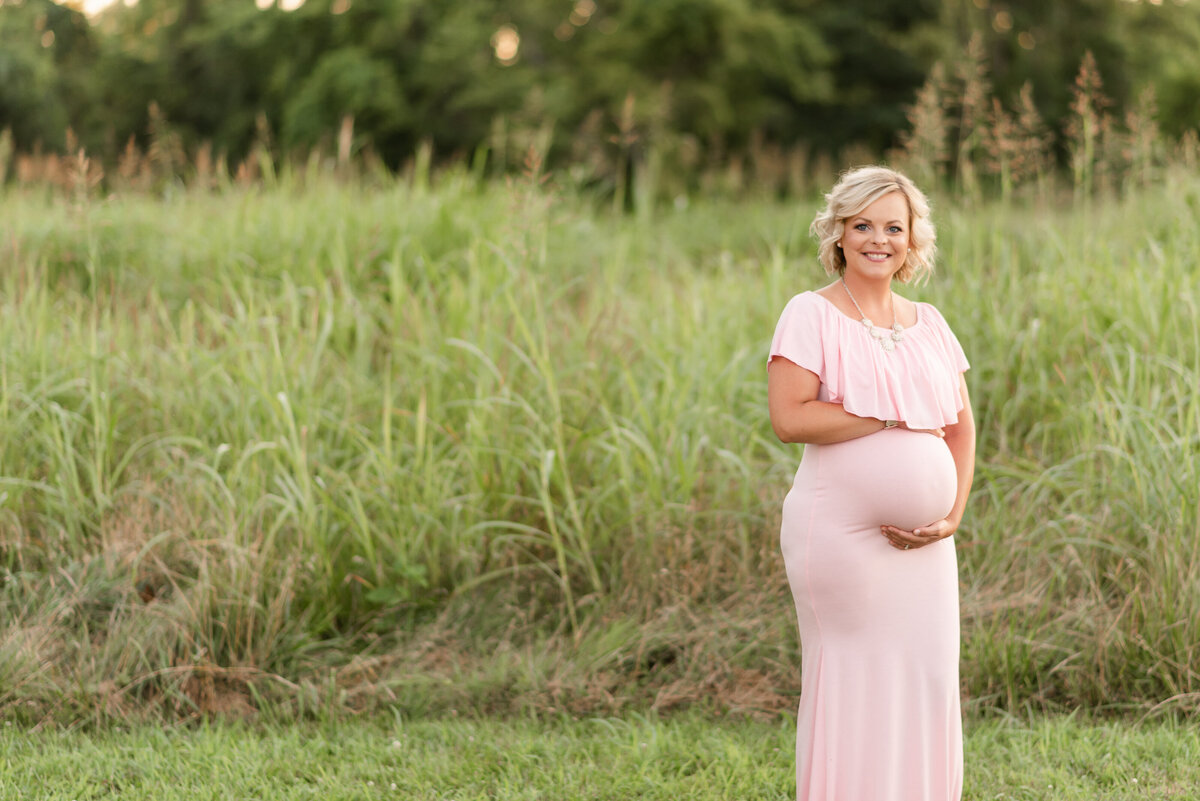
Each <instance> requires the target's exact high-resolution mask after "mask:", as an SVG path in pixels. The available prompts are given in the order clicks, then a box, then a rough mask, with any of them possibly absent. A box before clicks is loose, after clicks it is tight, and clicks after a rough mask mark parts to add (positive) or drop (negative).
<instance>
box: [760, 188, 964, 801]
mask: <svg viewBox="0 0 1200 801" xmlns="http://www.w3.org/2000/svg"><path fill="white" fill-rule="evenodd" d="M812 232H813V234H814V235H815V236H816V237H817V239H818V240H819V241H820V246H819V254H820V260H821V262H822V264H823V265H824V266H825V270H826V271H827V272H828V273H829V274H830V275H831V276H834V280H833V281H832V283H829V284H828V285H826V286H824V287H822V288H820V289H817V290H816V291H810V292H802V293H800V294H798V295H796V296H795V297H793V298H792V299H791V301H789V302H788V304H787V306H786V308H785V309H784V310H783V314H782V315H781V317H780V318H779V323H778V325H777V327H776V329H775V336H774V338H773V340H772V342H771V352H770V356H769V358H768V371H767V372H768V401H769V408H770V415H771V425H772V427H773V428H774V429H775V433H776V435H777V436H778V437H779V438H780V439H781V440H783V441H784V442H800V443H804V444H805V448H804V455H803V458H802V460H801V462H800V467H799V469H798V470H797V472H796V478H795V481H794V483H793V485H792V488H791V491H790V492H788V494H787V497H786V498H785V499H784V502H783V525H782V530H781V532H780V542H781V546H782V550H783V556H784V562H785V564H786V566H787V575H788V582H789V584H790V585H791V589H792V596H793V599H794V600H795V604H796V614H797V617H798V619H799V625H800V639H801V647H802V666H803V668H802V669H803V673H802V678H801V694H800V708H799V720H798V732H797V743H796V780H797V798H798V799H800V801H811V800H815V799H821V801H833V800H834V799H837V801H843V800H844V801H957V799H959V798H961V795H962V719H961V713H960V707H959V686H958V658H959V619H958V565H957V561H956V558H955V552H954V539H953V535H954V532H955V531H956V530H957V529H958V526H959V524H960V523H961V521H962V517H963V510H964V509H965V507H966V503H967V494H968V492H969V491H970V489H971V480H972V475H973V473H974V468H975V456H974V452H975V423H974V419H973V417H972V413H971V402H970V399H969V398H968V396H967V385H966V381H965V379H964V376H963V374H964V372H965V371H966V370H967V367H968V365H967V359H966V357H965V355H964V354H963V350H962V348H961V347H960V345H959V343H958V340H957V339H956V338H955V336H954V333H953V332H952V331H951V330H950V327H949V326H948V325H947V324H946V321H945V319H944V318H943V317H942V315H941V314H940V313H939V312H938V311H937V309H935V308H934V307H933V306H931V305H929V304H928V303H914V302H913V301H910V300H907V299H905V298H903V297H901V296H900V295H897V294H896V293H895V292H893V289H892V285H893V283H894V282H899V283H908V282H911V281H913V280H916V279H920V278H922V277H924V276H926V275H927V274H928V273H929V272H930V271H931V269H932V267H933V261H934V255H935V252H936V234H935V232H934V228H933V225H932V224H931V222H930V219H929V203H928V201H927V200H926V199H925V196H924V195H923V194H921V192H920V190H918V189H917V188H916V186H915V185H914V184H913V183H912V181H910V180H909V179H908V178H907V177H906V176H904V175H902V174H900V173H898V172H896V171H894V170H890V169H887V168H884V167H863V168H860V169H856V170H853V171H851V172H848V173H846V174H845V175H843V176H842V178H841V179H840V180H839V181H838V183H837V185H836V186H834V187H833V190H832V191H831V192H830V193H829V194H828V195H826V206H825V208H824V209H823V210H822V211H821V212H820V213H819V214H818V215H817V217H816V219H815V220H814V221H813V224H812Z"/></svg>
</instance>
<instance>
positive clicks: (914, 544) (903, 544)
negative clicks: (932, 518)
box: [880, 518, 958, 551]
mask: <svg viewBox="0 0 1200 801" xmlns="http://www.w3.org/2000/svg"><path fill="white" fill-rule="evenodd" d="M957 529H958V526H956V525H955V524H954V523H951V522H950V520H949V519H948V518H942V519H941V520H938V521H937V522H935V523H930V524H929V525H927V526H920V527H918V528H914V529H913V530H912V531H906V530H904V529H902V528H896V527H895V526H881V527H880V531H882V532H883V536H885V537H887V540H888V542H889V543H890V544H891V546H892V547H893V548H895V549H896V550H899V551H911V550H913V549H914V548H921V547H924V546H926V545H929V544H930V543H934V542H937V541H938V540H944V539H946V537H949V536H950V535H951V534H953V533H954V532H955V530H957Z"/></svg>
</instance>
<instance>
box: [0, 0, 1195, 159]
mask: <svg viewBox="0 0 1200 801" xmlns="http://www.w3.org/2000/svg"><path fill="white" fill-rule="evenodd" d="M972 35H979V36H980V37H981V40H982V42H983V50H984V64H985V66H986V68H987V74H988V77H989V80H990V81H991V84H992V85H993V86H994V89H995V92H996V94H997V96H998V97H999V98H1000V99H1001V100H1002V101H1003V102H1004V103H1005V104H1006V105H1008V106H1009V107H1010V108H1011V107H1015V106H1014V104H1015V103H1016V100H1017V96H1018V92H1019V91H1020V89H1021V87H1023V86H1025V85H1026V84H1028V85H1030V86H1031V87H1032V88H1031V94H1030V96H1031V97H1032V98H1033V100H1034V102H1036V104H1037V106H1038V109H1039V111H1040V112H1041V116H1042V117H1043V118H1044V119H1045V120H1046V121H1047V123H1048V125H1049V127H1050V129H1051V130H1053V131H1058V132H1061V130H1062V124H1063V121H1064V120H1065V119H1066V118H1067V116H1068V115H1069V105H1070V102H1071V94H1070V87H1071V85H1072V80H1073V78H1074V75H1075V73H1076V72H1077V71H1078V68H1079V64H1080V61H1081V60H1082V58H1083V54H1084V53H1085V52H1089V51H1090V52H1092V53H1093V54H1094V56H1095V58H1096V62H1097V65H1098V69H1099V72H1100V74H1101V75H1102V76H1103V77H1104V87H1105V91H1106V93H1107V95H1108V96H1109V97H1110V98H1112V99H1113V101H1114V105H1113V106H1112V108H1111V111H1112V113H1113V114H1115V115H1119V114H1120V113H1122V111H1123V109H1124V108H1125V107H1126V106H1127V105H1129V104H1131V103H1132V102H1133V99H1134V98H1135V97H1137V96H1138V95H1139V93H1140V91H1141V89H1142V88H1144V87H1145V86H1146V85H1149V84H1155V85H1156V86H1157V87H1158V89H1159V91H1158V95H1157V96H1158V108H1159V109H1160V111H1161V115H1160V116H1161V127H1162V129H1163V130H1164V131H1166V132H1167V133H1169V134H1176V135H1178V134H1179V133H1181V132H1182V131H1184V130H1187V129H1190V128H1193V127H1196V126H1197V125H1200V110H1198V108H1200V104H1197V103H1196V102H1195V99H1196V97H1197V95H1198V93H1200V77H1197V76H1200V55H1198V54H1200V4H1197V3H1181V2H1180V0H1164V2H1163V3H1161V4H1151V3H1146V2H1130V0H1062V2H1054V3H1046V2H1042V0H839V2H836V3H833V2H826V0H655V2H644V0H471V1H470V2H467V1H466V0H456V1H455V2H443V1H442V0H437V1H436V2H435V0H307V2H304V3H303V4H302V5H301V6H300V7H299V8H298V9H296V10H294V11H284V10H282V9H281V8H280V7H278V6H277V5H271V6H270V7H269V8H267V9H265V10H261V9H259V8H258V7H257V4H256V3H255V2H253V0H140V2H138V3H136V4H134V5H132V6H127V5H125V4H124V3H116V4H114V5H113V6H111V7H110V8H109V9H108V10H106V11H105V12H103V13H102V14H101V15H100V16H99V17H98V18H96V19H94V20H92V21H91V23H90V24H89V22H88V21H87V20H85V19H84V18H83V17H82V15H80V14H79V13H78V12H76V11H73V10H70V9H69V8H68V7H66V6H61V5H57V4H55V3H53V2H51V1H50V0H2V1H0V128H5V127H8V128H11V129H12V130H13V135H14V140H15V142H16V146H17V147H18V148H19V149H25V150H28V149H31V148H33V147H35V146H37V145H38V143H41V144H42V145H43V146H44V147H50V148H58V147H60V146H61V145H62V144H63V143H64V142H65V136H64V134H65V130H66V129H67V128H68V127H70V128H72V129H73V130H74V131H75V133H76V134H77V135H78V137H79V139H80V141H81V142H82V143H83V144H84V145H85V146H86V147H88V149H89V150H91V151H92V152H94V153H98V154H100V155H103V156H105V157H107V158H109V159H110V160H111V159H113V158H115V156H116V154H117V153H119V152H120V151H121V149H122V148H123V147H124V145H125V142H126V141H127V140H128V139H129V138H130V137H131V136H133V137H135V138H136V139H138V140H139V141H140V143H141V144H142V145H145V144H147V139H148V137H149V133H148V132H149V129H150V125H151V122H150V115H149V111H148V109H149V108H150V106H151V104H152V103H154V104H156V105H157V107H158V108H159V109H160V110H161V114H162V116H163V117H164V118H165V119H166V120H167V123H168V124H169V125H170V126H172V128H173V130H174V131H176V132H177V133H178V134H179V136H180V137H181V140H182V142H183V144H184V146H185V147H187V148H189V149H195V148H197V147H199V146H200V145H201V144H202V143H205V142H208V143H211V144H212V145H213V147H214V148H215V150H216V151H217V152H223V153H226V154H227V155H228V156H229V157H230V158H231V159H237V158H240V157H241V156H243V155H244V154H245V153H247V152H248V151H249V150H250V148H251V147H252V146H253V145H254V143H255V140H256V138H259V137H261V136H262V135H263V133H264V130H263V129H262V128H261V126H260V125H259V121H260V120H264V119H265V120H266V121H267V131H268V132H269V138H270V139H271V144H272V146H280V147H282V148H283V149H284V150H286V151H289V152H290V151H305V150H307V149H311V148H314V147H320V148H325V147H328V146H329V144H330V143H331V142H332V141H333V139H334V137H335V136H336V135H337V132H338V130H339V128H340V127H341V125H342V121H343V120H344V119H345V118H347V117H352V118H353V120H354V129H353V130H354V135H355V146H357V147H362V146H370V147H372V148H374V149H375V151H376V152H378V153H379V154H380V155H381V156H382V157H383V159H384V160H385V161H386V162H387V163H389V164H393V165H395V164H399V163H401V162H403V161H404V160H406V159H408V158H410V157H411V156H412V154H413V152H414V151H415V149H416V147H417V145H418V143H420V142H421V141H424V140H429V141H431V142H432V143H433V146H434V149H435V151H436V152H437V153H438V154H439V155H442V156H453V155H469V154H471V153H472V152H474V151H476V149H477V148H479V147H480V146H481V145H490V146H492V152H493V154H495V158H496V160H497V163H498V164H499V165H500V166H503V165H504V164H508V165H509V166H511V165H512V164H514V163H516V162H517V161H518V155H519V153H515V152H514V153H509V155H508V156H505V155H504V150H505V148H509V149H510V150H514V151H523V149H524V147H525V146H527V144H528V143H529V142H530V141H534V140H535V139H537V138H538V137H541V139H543V140H544V139H547V138H548V137H547V135H546V132H549V131H553V145H552V146H551V147H550V150H549V153H548V154H547V155H548V156H549V157H550V158H551V159H558V160H560V161H561V160H566V159H571V160H577V159H578V158H579V157H580V154H581V153H582V154H584V155H585V156H586V157H588V158H600V159H607V160H608V163H609V166H610V167H611V165H612V164H617V163H625V161H626V160H627V159H629V158H638V157H639V155H638V154H639V152H640V153H647V152H650V151H654V152H657V153H658V154H659V155H660V156H662V154H667V156H666V157H668V158H676V159H677V160H678V162H679V164H680V165H682V166H684V167H686V166H688V165H695V164H697V163H699V161H700V160H702V159H707V160H709V161H716V162H720V161H721V160H722V159H724V158H726V157H727V156H728V155H729V154H731V153H734V154H736V153H738V152H742V151H745V150H746V149H747V148H749V147H752V146H754V143H757V142H761V141H768V142H773V143H776V144H778V145H781V146H784V147H791V146H794V145H796V144H804V145H806V146H808V147H810V148H813V149H816V150H822V151H838V150H843V149H845V148H846V147H848V146H854V145H856V146H866V147H867V148H868V149H870V150H871V151H874V152H882V151H884V150H886V149H887V148H889V147H892V146H894V145H896V144H897V143H898V142H899V141H900V137H901V134H902V133H903V132H904V130H905V129H906V128H907V127H908V125H909V122H908V120H907V119H906V115H905V111H906V109H907V108H909V107H910V106H911V104H912V103H913V101H914V98H915V97H916V93H917V91H918V88H919V87H920V86H921V85H922V83H923V82H924V81H925V79H926V77H927V76H928V75H929V72H930V69H931V68H932V66H933V65H934V64H935V63H936V62H939V61H940V62H943V64H944V65H945V67H946V69H947V74H949V75H952V76H953V75H957V74H958V71H957V68H956V65H957V63H958V62H961V61H963V56H962V55H961V54H962V53H963V52H964V50H965V46H966V42H967V41H968V40H969V39H970V38H971V36H972ZM502 39H503V40H504V41H501V40H502ZM504 47H511V48H512V52H502V51H504ZM544 144H545V143H544V142H543V145H544Z"/></svg>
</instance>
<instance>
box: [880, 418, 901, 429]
mask: <svg viewBox="0 0 1200 801" xmlns="http://www.w3.org/2000/svg"><path fill="white" fill-rule="evenodd" d="M898 425H900V421H899V420H884V421H883V427H884V428H895V427H896V426H898Z"/></svg>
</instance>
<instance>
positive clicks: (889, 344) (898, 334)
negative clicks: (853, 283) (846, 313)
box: [841, 278, 904, 353]
mask: <svg viewBox="0 0 1200 801" xmlns="http://www.w3.org/2000/svg"><path fill="white" fill-rule="evenodd" d="M841 281H842V286H843V287H845V289H846V294H847V295H849V296H850V302H851V303H853V304H854V308H856V309H858V314H859V316H860V317H862V324H863V328H865V329H867V333H868V334H870V335H871V336H873V337H874V338H875V339H877V340H879V347H881V348H883V350H884V352H885V353H891V352H892V351H894V350H895V349H896V343H898V342H903V341H904V328H903V327H902V326H901V325H900V323H898V322H896V303H895V301H892V293H891V292H888V300H889V301H891V303H890V305H891V307H892V330H891V332H890V334H881V333H880V332H879V331H876V330H875V323H873V322H871V318H869V317H867V315H865V314H863V310H862V306H859V305H858V301H857V300H855V299H854V293H853V292H851V291H850V287H849V286H847V285H846V279H845V278H842V279H841Z"/></svg>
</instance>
